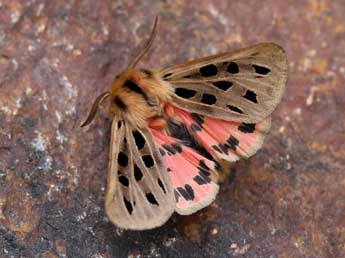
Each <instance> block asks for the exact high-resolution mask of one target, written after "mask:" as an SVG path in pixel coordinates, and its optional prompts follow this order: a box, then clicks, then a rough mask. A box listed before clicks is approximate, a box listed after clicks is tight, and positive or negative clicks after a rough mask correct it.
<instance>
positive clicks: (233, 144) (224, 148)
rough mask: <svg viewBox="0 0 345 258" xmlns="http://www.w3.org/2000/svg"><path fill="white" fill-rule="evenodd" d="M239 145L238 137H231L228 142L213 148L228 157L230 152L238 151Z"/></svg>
mask: <svg viewBox="0 0 345 258" xmlns="http://www.w3.org/2000/svg"><path fill="white" fill-rule="evenodd" d="M239 143H240V142H239V140H238V139H237V138H236V137H234V136H232V135H230V137H229V138H228V139H227V140H226V142H225V143H220V144H218V145H213V146H212V148H213V149H214V150H215V151H217V152H219V153H223V154H225V155H228V153H229V150H233V151H236V148H237V146H238V144H239Z"/></svg>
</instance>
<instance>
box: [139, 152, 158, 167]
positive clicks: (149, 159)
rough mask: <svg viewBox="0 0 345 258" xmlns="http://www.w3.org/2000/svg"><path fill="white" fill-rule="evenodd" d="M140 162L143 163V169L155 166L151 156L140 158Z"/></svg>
mask: <svg viewBox="0 0 345 258" xmlns="http://www.w3.org/2000/svg"><path fill="white" fill-rule="evenodd" d="M142 160H143V161H144V163H145V167H147V168H150V167H153V165H154V164H155V163H154V161H153V158H152V157H151V155H144V156H142Z"/></svg>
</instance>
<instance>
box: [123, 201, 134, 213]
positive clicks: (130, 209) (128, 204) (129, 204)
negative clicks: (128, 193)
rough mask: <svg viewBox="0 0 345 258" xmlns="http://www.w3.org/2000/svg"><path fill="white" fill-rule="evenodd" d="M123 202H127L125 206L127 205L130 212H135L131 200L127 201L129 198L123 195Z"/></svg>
mask: <svg viewBox="0 0 345 258" xmlns="http://www.w3.org/2000/svg"><path fill="white" fill-rule="evenodd" d="M123 202H124V203H125V206H126V209H127V211H128V213H129V214H132V212H133V206H132V204H131V203H130V202H129V201H127V199H126V198H125V197H123Z"/></svg>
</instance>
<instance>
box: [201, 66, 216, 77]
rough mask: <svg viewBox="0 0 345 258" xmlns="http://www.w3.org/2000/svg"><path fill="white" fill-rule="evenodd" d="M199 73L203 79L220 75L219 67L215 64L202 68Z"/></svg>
mask: <svg viewBox="0 0 345 258" xmlns="http://www.w3.org/2000/svg"><path fill="white" fill-rule="evenodd" d="M199 71H200V74H201V75H202V76H203V77H210V76H215V75H217V73H218V69H217V66H215V65H214V64H209V65H205V66H203V67H201V68H200V70H199Z"/></svg>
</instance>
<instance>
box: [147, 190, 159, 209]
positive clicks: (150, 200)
mask: <svg viewBox="0 0 345 258" xmlns="http://www.w3.org/2000/svg"><path fill="white" fill-rule="evenodd" d="M146 199H147V200H148V201H149V202H150V203H151V204H153V205H157V206H158V202H157V200H156V198H155V196H154V195H153V194H152V193H147V194H146Z"/></svg>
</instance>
